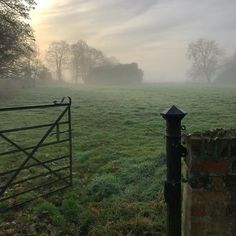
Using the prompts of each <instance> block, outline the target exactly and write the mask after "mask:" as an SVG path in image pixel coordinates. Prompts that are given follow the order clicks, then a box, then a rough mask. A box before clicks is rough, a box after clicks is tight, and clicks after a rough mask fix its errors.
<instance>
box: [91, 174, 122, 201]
mask: <svg viewBox="0 0 236 236" xmlns="http://www.w3.org/2000/svg"><path fill="white" fill-rule="evenodd" d="M88 192H89V194H90V195H92V198H93V199H94V200H95V201H101V200H102V199H103V198H107V197H110V196H111V195H114V194H118V193H119V192H120V183H119V181H118V180H117V178H116V177H115V176H113V175H102V176H99V177H97V178H95V179H94V180H93V181H92V182H91V183H90V184H89V185H88Z"/></svg>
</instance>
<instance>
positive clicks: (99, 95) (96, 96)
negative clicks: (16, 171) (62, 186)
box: [0, 84, 236, 236]
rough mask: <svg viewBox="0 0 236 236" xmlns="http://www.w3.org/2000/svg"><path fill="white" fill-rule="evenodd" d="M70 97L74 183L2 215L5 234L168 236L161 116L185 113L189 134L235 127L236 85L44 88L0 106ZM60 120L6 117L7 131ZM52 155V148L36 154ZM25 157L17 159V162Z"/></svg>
mask: <svg viewBox="0 0 236 236" xmlns="http://www.w3.org/2000/svg"><path fill="white" fill-rule="evenodd" d="M67 95H69V96H71V97H72V101H73V104H72V122H73V179H74V186H73V188H71V189H69V190H68V191H66V192H64V193H62V194H56V195H53V196H51V197H50V198H48V199H46V200H39V201H36V202H34V203H33V204H31V205H29V206H27V207H25V208H23V209H20V210H18V211H17V212H11V211H10V212H7V213H6V214H2V215H1V218H0V231H1V232H3V233H0V235H13V234H14V233H15V234H17V233H18V235H102V236H103V235H105V236H106V235H107V236H116V235H160V236H161V235H165V215H166V210H165V204H164V200H163V181H164V179H165V156H164V154H163V153H164V143H165V140H164V132H165V122H164V120H163V119H162V118H161V117H160V115H159V113H160V112H161V111H162V110H163V109H164V108H166V107H169V106H171V105H173V104H175V105H177V106H179V107H181V108H182V109H184V110H185V111H187V112H188V115H187V116H186V118H185V119H184V121H183V124H184V125H186V127H187V131H186V132H194V131H203V130H209V129H215V128H232V127H233V128H235V121H236V88H235V87H231V88H226V87H225V88H224V87H210V86H206V87H203V86H195V87H193V86H191V85H175V86H170V85H164V84H162V85H145V86H142V87H136V88H129V87H127V88H122V87H119V88H112V87H107V88H105V87H98V88H95V87H94V88H89V87H85V86H64V87H57V88H52V87H50V88H46V87H42V88H35V89H31V90H27V91H24V92H20V93H18V95H17V96H16V97H14V98H11V99H2V100H1V101H0V104H1V106H4V107H5V106H11V105H19V104H20V105H26V104H38V103H49V102H51V101H54V100H55V99H57V98H58V99H59V98H61V97H62V96H67ZM56 115H57V114H54V112H49V113H34V112H33V113H29V112H25V113H18V114H16V115H13V114H11V113H8V114H5V115H3V114H0V116H1V129H3V128H6V127H12V126H17V125H22V124H29V122H34V121H33V120H35V122H36V121H38V120H40V121H41V122H42V123H45V121H47V120H53V119H55V117H56ZM35 118H36V119H35ZM40 136H41V134H40V133H39V132H38V133H35V134H33V133H32V134H28V133H25V134H22V135H20V136H17V135H15V136H12V138H14V140H17V141H18V142H19V143H23V144H25V145H26V144H29V143H31V142H35V141H36V140H38V139H39V137H40ZM6 148H7V147H6ZM63 151H65V150H64V149H63V148H62V149H60V148H59V149H58V152H60V153H61V152H63ZM52 153H53V150H50V149H46V150H45V151H44V152H43V153H41V154H40V153H39V154H38V155H39V156H38V157H40V158H41V159H44V158H48V157H49V156H51V155H52ZM22 157H23V155H22V156H17V158H18V161H20V160H22ZM14 160H15V159H14ZM14 160H11V161H10V159H7V160H4V159H3V160H2V159H1V164H0V170H1V171H2V170H4V169H5V168H6V166H9V165H10V166H11V165H14ZM9 161H10V164H9ZM34 171H35V172H38V171H40V170H38V169H36V170H34ZM34 194H35V193H34ZM6 222H8V223H9V224H6ZM12 222H14V224H12ZM10 223H11V224H10Z"/></svg>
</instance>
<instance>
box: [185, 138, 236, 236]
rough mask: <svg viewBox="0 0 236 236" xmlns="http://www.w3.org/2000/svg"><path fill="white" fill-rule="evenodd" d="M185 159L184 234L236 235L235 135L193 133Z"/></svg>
mask: <svg viewBox="0 0 236 236" xmlns="http://www.w3.org/2000/svg"><path fill="white" fill-rule="evenodd" d="M185 143H186V147H187V157H186V158H185V161H184V162H183V176H184V178H183V180H184V182H185V183H184V184H183V204H182V207H183V220H182V222H183V226H182V228H183V235H184V236H233V235H234V236H235V235H236V138H233V137H231V136H230V135H225V136H224V137H220V138H219V137H218V138H215V137H214V136H212V135H211V136H209V134H207V135H204V134H203V135H199V134H198V135H190V136H188V137H186V138H185Z"/></svg>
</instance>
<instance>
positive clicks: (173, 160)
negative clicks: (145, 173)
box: [161, 106, 187, 236]
mask: <svg viewBox="0 0 236 236" xmlns="http://www.w3.org/2000/svg"><path fill="white" fill-rule="evenodd" d="M186 114H187V113H185V112H184V111H182V110H180V109H178V108H177V107H176V106H172V107H171V108H169V109H167V110H165V111H163V112H162V113H161V115H162V117H163V118H164V119H165V120H166V157H167V176H166V177H167V180H166V182H165V201H166V203H167V236H181V156H182V149H183V147H182V146H181V120H182V119H183V118H184V116H185V115H186Z"/></svg>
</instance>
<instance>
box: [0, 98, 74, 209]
mask: <svg viewBox="0 0 236 236" xmlns="http://www.w3.org/2000/svg"><path fill="white" fill-rule="evenodd" d="M66 100H67V101H66ZM48 111H51V113H50V112H48ZM21 112H24V114H21ZM47 112H48V113H47ZM6 113H7V114H6ZM52 114H53V115H55V114H56V117H54V116H53V115H52ZM23 115H24V116H26V115H27V116H29V119H25V117H24V116H23ZM1 116H2V117H3V119H4V120H6V121H8V120H9V119H10V117H13V118H14V119H13V121H12V122H8V124H5V125H6V126H10V125H12V123H13V124H15V123H17V121H18V123H19V121H20V123H23V125H22V124H21V125H19V127H12V128H9V127H7V128H6V126H5V127H4V129H3V128H2V127H1V129H0V139H1V142H0V158H1V160H0V183H1V185H0V212H4V211H6V210H8V209H12V208H16V207H19V206H22V205H24V204H26V203H28V202H30V201H32V200H34V199H36V198H39V197H43V196H47V195H49V194H52V193H55V192H57V191H61V190H63V189H65V188H68V187H69V186H71V185H72V133H71V132H72V129H71V127H72V126H71V99H70V98H69V97H68V98H63V99H62V100H61V101H60V102H57V101H55V102H54V103H52V104H46V105H33V106H18V107H7V108H1V109H0V117H1ZM22 116H23V117H22ZM49 117H50V119H53V120H52V121H51V122H47V123H46V122H45V123H41V122H42V121H41V120H43V118H44V119H46V120H48V119H49ZM33 118H36V119H37V120H36V123H34V124H33V125H28V122H30V120H32V119H33ZM26 120H27V124H26V125H25V122H26ZM33 136H35V139H36V140H37V141H36V144H33V145H32V144H31V145H29V144H28V143H29V141H32V140H33V138H32V137H33ZM33 141H35V140H33ZM23 142H24V144H22V143H23Z"/></svg>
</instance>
